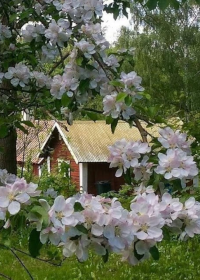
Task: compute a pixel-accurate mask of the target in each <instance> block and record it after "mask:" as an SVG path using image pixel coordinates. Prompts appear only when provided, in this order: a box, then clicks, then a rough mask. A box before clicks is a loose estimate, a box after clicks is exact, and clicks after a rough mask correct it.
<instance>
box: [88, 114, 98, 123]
mask: <svg viewBox="0 0 200 280" xmlns="http://www.w3.org/2000/svg"><path fill="white" fill-rule="evenodd" d="M86 114H87V116H88V117H89V118H90V119H91V120H92V121H94V122H95V121H97V120H99V115H98V114H97V113H95V112H86Z"/></svg>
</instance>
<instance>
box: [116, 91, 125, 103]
mask: <svg viewBox="0 0 200 280" xmlns="http://www.w3.org/2000/svg"><path fill="white" fill-rule="evenodd" d="M126 97H127V93H125V92H120V93H119V94H118V95H117V98H116V101H117V102H122V101H124V99H125V98H126Z"/></svg>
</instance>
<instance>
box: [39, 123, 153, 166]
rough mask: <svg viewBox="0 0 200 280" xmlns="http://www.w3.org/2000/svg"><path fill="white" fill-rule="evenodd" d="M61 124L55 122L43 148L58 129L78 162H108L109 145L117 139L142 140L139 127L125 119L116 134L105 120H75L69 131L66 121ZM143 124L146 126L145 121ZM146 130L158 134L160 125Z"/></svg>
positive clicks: (119, 124) (118, 126)
mask: <svg viewBox="0 0 200 280" xmlns="http://www.w3.org/2000/svg"><path fill="white" fill-rule="evenodd" d="M61 124H63V125H59V124H58V123H55V124H54V126H53V128H52V130H51V133H50V134H49V135H48V137H47V138H46V141H45V142H44V144H43V145H42V147H41V150H44V148H45V146H46V145H47V143H48V140H49V139H50V137H51V134H52V132H53V131H54V130H55V129H57V130H58V132H59V134H60V135H61V137H62V139H63V141H64V142H65V144H66V146H67V148H68V149H69V151H70V152H71V154H72V156H73V158H74V160H75V162H76V163H79V162H107V159H108V155H109V151H108V146H110V145H112V144H114V143H115V142H116V141H117V140H120V139H122V138H125V139H126V140H133V141H137V140H141V135H140V133H139V131H138V129H137V128H136V127H132V128H130V126H129V124H127V123H125V122H123V121H119V123H118V125H117V127H116V130H115V133H114V134H113V133H112V132H111V128H110V126H109V125H107V124H106V123H105V121H96V122H93V121H74V123H73V125H71V126H67V129H68V131H66V129H65V124H66V122H64V121H62V122H61ZM143 126H144V127H146V125H145V123H143ZM146 130H147V131H148V132H149V133H150V134H152V135H154V136H158V127H156V126H154V127H152V128H146ZM148 140H150V137H148ZM38 157H39V155H38Z"/></svg>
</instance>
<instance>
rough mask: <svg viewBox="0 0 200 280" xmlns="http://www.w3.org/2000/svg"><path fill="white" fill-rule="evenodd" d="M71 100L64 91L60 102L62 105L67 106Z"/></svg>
mask: <svg viewBox="0 0 200 280" xmlns="http://www.w3.org/2000/svg"><path fill="white" fill-rule="evenodd" d="M71 101H72V98H71V97H69V96H68V95H67V94H66V93H64V94H63V95H62V98H61V103H62V106H63V107H68V105H69V104H70V102H71Z"/></svg>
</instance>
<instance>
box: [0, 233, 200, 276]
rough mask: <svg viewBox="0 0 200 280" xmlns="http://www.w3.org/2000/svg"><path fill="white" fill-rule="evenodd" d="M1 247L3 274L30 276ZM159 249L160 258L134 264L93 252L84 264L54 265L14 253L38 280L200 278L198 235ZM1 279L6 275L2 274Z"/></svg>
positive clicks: (164, 245)
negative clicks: (95, 254)
mask: <svg viewBox="0 0 200 280" xmlns="http://www.w3.org/2000/svg"><path fill="white" fill-rule="evenodd" d="M19 246H20V244H19ZM20 249H21V248H20ZM0 250H1V251H0V252H1V253H0V273H3V274H5V275H6V276H8V277H9V278H7V279H12V280H23V279H31V278H30V277H29V276H28V274H27V272H26V271H25V269H24V268H23V267H22V265H21V264H20V263H19V261H18V260H17V259H16V257H14V255H13V254H12V252H11V251H9V250H4V249H0ZM24 251H25V249H24ZM159 251H160V255H161V256H160V260H159V261H157V262H156V261H153V260H152V259H151V260H149V261H146V262H143V263H141V264H139V265H137V266H135V267H131V266H130V265H128V264H126V263H122V262H121V261H120V258H119V257H118V256H116V255H112V256H110V259H109V261H108V263H106V264H104V263H103V261H102V260H101V258H100V257H98V256H94V255H91V257H90V259H89V260H88V261H87V262H85V263H79V262H78V261H77V260H76V258H69V259H67V260H65V261H64V263H63V265H62V266H61V267H55V266H52V265H50V264H47V263H44V262H41V261H39V260H35V259H33V258H30V257H28V256H26V255H24V254H22V253H20V252H17V251H15V253H17V255H18V257H19V258H20V259H21V260H22V261H23V263H24V264H25V266H26V267H27V268H28V270H29V271H30V273H31V275H32V276H33V279H35V280H54V279H56V280H57V279H58V280H60V279H66V280H76V279H77V280H78V279H81V280H90V279H91V280H92V279H96V280H112V279H113V280H135V279H137V280H179V279H180V280H190V279H191V280H200V246H199V240H198V238H197V237H196V238H194V239H190V240H188V241H187V242H177V241H171V242H162V244H160V246H159ZM41 257H42V256H41ZM0 279H6V278H5V277H3V276H0Z"/></svg>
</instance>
